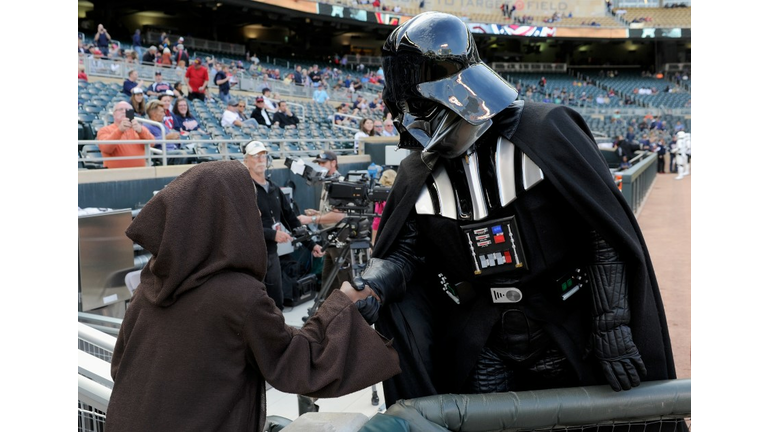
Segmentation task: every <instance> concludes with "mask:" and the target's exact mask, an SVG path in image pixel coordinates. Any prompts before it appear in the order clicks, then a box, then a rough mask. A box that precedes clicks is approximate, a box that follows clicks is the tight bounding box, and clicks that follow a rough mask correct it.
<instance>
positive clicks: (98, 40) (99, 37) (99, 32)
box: [93, 24, 112, 55]
mask: <svg viewBox="0 0 768 432" xmlns="http://www.w3.org/2000/svg"><path fill="white" fill-rule="evenodd" d="M93 42H94V43H95V44H96V46H97V47H98V48H99V51H101V54H102V55H106V54H107V53H108V52H109V43H110V42H112V36H110V35H109V33H108V32H107V29H105V28H104V25H103V24H99V26H98V28H97V29H96V34H95V35H94V36H93Z"/></svg>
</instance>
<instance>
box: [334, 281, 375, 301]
mask: <svg viewBox="0 0 768 432" xmlns="http://www.w3.org/2000/svg"><path fill="white" fill-rule="evenodd" d="M340 290H341V292H343V293H344V294H346V295H347V297H349V299H350V300H352V302H353V303H355V302H357V301H358V300H365V299H366V298H368V297H371V296H372V297H373V298H375V299H376V300H377V301H381V300H379V296H377V295H376V293H375V292H373V290H372V289H371V287H369V286H368V285H366V286H365V288H363V289H362V290H361V291H358V290H357V288H355V287H353V286H352V284H351V283H349V282H348V281H344V282H342V284H341V288H340Z"/></svg>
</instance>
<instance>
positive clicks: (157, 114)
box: [146, 99, 181, 150]
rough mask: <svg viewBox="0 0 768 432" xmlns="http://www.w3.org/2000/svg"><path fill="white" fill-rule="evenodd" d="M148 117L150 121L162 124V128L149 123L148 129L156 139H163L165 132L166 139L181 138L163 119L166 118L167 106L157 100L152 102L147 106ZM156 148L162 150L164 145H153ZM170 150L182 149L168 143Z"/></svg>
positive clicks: (179, 145) (178, 145) (179, 146)
mask: <svg viewBox="0 0 768 432" xmlns="http://www.w3.org/2000/svg"><path fill="white" fill-rule="evenodd" d="M147 116H148V117H149V119H150V120H152V121H156V122H158V123H160V124H161V126H162V127H160V126H156V125H153V124H149V123H147V125H146V128H147V129H148V130H149V132H150V133H152V135H153V136H154V137H155V138H156V139H162V137H163V132H165V139H167V140H173V139H179V138H181V134H180V133H179V132H177V131H175V130H173V129H171V128H169V127H167V126H166V124H165V122H164V119H163V117H165V106H164V105H163V103H162V102H161V101H159V100H157V99H155V100H152V101H150V102H149V104H148V105H147ZM152 146H153V147H155V148H158V149H161V148H162V144H153V145H152ZM166 148H167V149H168V150H178V149H180V148H181V144H176V143H173V144H171V143H168V144H166Z"/></svg>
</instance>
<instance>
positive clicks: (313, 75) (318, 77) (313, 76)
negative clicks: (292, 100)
mask: <svg viewBox="0 0 768 432" xmlns="http://www.w3.org/2000/svg"><path fill="white" fill-rule="evenodd" d="M307 75H308V76H309V80H310V81H311V82H312V86H313V87H317V86H318V85H320V81H322V80H323V73H322V72H321V71H320V68H319V67H318V66H317V65H316V64H315V65H312V69H310V70H309V72H308V73H307Z"/></svg>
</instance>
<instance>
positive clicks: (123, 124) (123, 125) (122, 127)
mask: <svg viewBox="0 0 768 432" xmlns="http://www.w3.org/2000/svg"><path fill="white" fill-rule="evenodd" d="M132 127H133V125H132V124H131V121H130V120H128V119H127V118H124V119H123V120H122V121H120V124H119V125H117V130H119V131H120V132H125V131H127V130H128V129H131V128H132Z"/></svg>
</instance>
